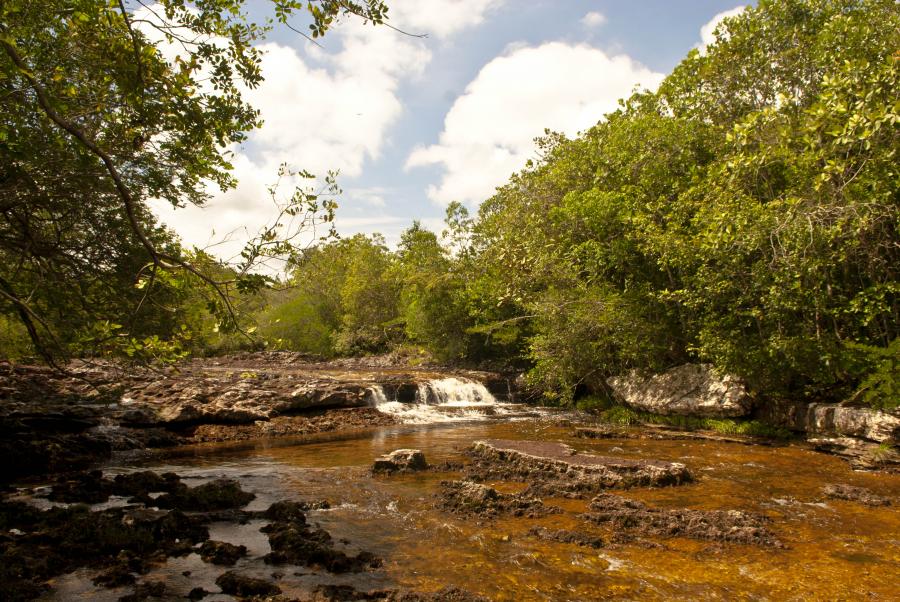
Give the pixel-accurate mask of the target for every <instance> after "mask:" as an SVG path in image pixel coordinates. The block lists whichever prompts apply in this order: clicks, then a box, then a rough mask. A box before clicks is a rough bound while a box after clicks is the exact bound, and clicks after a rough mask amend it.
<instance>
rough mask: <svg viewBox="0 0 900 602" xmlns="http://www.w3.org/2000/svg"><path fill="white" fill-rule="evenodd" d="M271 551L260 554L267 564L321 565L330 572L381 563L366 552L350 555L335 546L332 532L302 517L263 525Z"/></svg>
mask: <svg viewBox="0 0 900 602" xmlns="http://www.w3.org/2000/svg"><path fill="white" fill-rule="evenodd" d="M263 531H264V532H265V533H266V534H267V535H268V537H269V546H270V547H271V548H272V551H271V552H269V553H268V554H266V555H265V556H264V557H263V560H264V561H265V562H266V563H267V564H294V565H298V566H312V567H322V568H324V569H325V570H327V571H329V572H332V573H358V572H360V571H364V570H366V569H370V568H377V567H379V566H381V560H380V559H378V558H377V557H375V555H373V554H371V553H369V552H365V551H362V552H359V553H358V554H355V555H349V554H347V553H346V552H343V551H341V550H338V549H336V548H335V545H334V542H333V541H332V539H331V535H329V534H328V532H327V531H325V530H323V529H319V528H311V527H309V526H308V525H307V524H306V523H305V521H304V522H298V521H296V520H295V521H292V522H283V523H272V524H270V525H268V526H266V527H263Z"/></svg>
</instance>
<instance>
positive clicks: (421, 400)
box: [369, 377, 522, 424]
mask: <svg viewBox="0 0 900 602" xmlns="http://www.w3.org/2000/svg"><path fill="white" fill-rule="evenodd" d="M369 391H370V393H371V395H370V398H369V399H370V403H371V405H372V406H374V407H375V408H376V409H378V411H380V412H384V413H385V414H391V415H393V416H396V417H397V418H399V419H400V421H401V422H404V423H406V424H430V423H434V422H460V421H469V420H485V419H487V418H490V417H496V416H509V415H512V414H518V413H521V411H522V406H520V405H518V404H510V403H499V402H498V401H497V399H496V398H495V397H494V396H493V395H491V392H490V391H488V390H487V387H485V386H484V385H483V384H482V383H480V382H477V381H474V380H469V379H462V378H453V377H450V378H440V379H434V380H430V381H428V382H424V383H420V384H419V389H418V391H417V392H416V399H415V402H414V403H403V402H400V401H397V400H392V399H388V397H387V395H386V394H385V392H384V389H383V388H382V387H381V386H380V385H375V386H374V387H372V388H370V389H369Z"/></svg>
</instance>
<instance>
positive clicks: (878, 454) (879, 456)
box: [807, 437, 900, 472]
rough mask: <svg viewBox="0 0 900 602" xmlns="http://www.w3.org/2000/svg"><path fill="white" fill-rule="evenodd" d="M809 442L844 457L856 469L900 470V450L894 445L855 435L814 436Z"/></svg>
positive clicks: (817, 449)
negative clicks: (874, 441)
mask: <svg viewBox="0 0 900 602" xmlns="http://www.w3.org/2000/svg"><path fill="white" fill-rule="evenodd" d="M807 443H809V444H810V445H811V446H812V447H813V449H815V450H816V451H820V452H825V453H828V454H834V455H836V456H840V457H842V458H844V459H845V460H847V461H849V462H850V466H852V467H853V468H854V469H856V470H880V471H886V472H900V451H898V450H897V448H896V447H893V446H886V445H885V444H876V443H872V442H870V441H863V440H862V439H856V438H853V437H813V438H810V439H807Z"/></svg>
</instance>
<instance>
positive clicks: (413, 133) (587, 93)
mask: <svg viewBox="0 0 900 602" xmlns="http://www.w3.org/2000/svg"><path fill="white" fill-rule="evenodd" d="M388 5H389V6H390V12H389V14H390V16H391V19H390V22H391V24H393V25H395V26H396V27H399V28H401V29H403V30H404V31H407V32H410V33H416V34H426V35H427V37H425V38H415V37H410V36H404V35H402V34H400V33H397V32H396V31H393V30H391V29H388V28H385V27H372V26H371V25H370V26H363V25H362V24H360V23H358V22H355V21H353V20H348V21H345V22H342V23H340V24H339V25H338V26H337V27H335V28H334V29H333V30H332V31H331V32H329V34H328V35H327V36H326V37H325V38H324V39H323V40H322V41H321V46H315V45H313V44H311V43H309V42H307V41H306V40H304V39H303V38H302V37H300V36H298V35H297V34H295V33H293V32H291V31H289V30H286V29H284V28H282V29H281V30H277V31H275V32H274V33H273V35H272V36H271V37H270V38H269V39H268V40H267V41H266V42H265V43H264V44H263V50H264V51H265V57H264V59H263V71H264V75H265V77H266V82H265V83H264V84H263V85H262V86H261V87H260V88H259V89H257V90H253V91H248V93H247V97H248V98H249V100H250V101H251V102H252V103H253V104H254V105H255V106H257V107H258V108H259V109H260V110H261V111H262V117H263V119H264V120H265V122H266V123H265V125H264V126H263V128H262V129H260V130H258V131H255V132H253V133H251V135H250V139H249V141H248V142H247V143H246V144H244V145H243V146H242V147H239V148H234V149H232V150H233V151H234V152H235V161H234V164H235V175H236V176H237V177H238V178H239V179H240V181H241V184H240V185H239V186H238V188H237V189H236V190H232V191H228V192H226V193H221V192H219V191H217V190H216V191H212V193H213V198H212V199H211V201H210V202H209V203H208V205H207V206H206V207H205V208H203V209H197V208H192V207H191V208H187V209H178V210H172V209H170V208H167V207H160V206H158V205H157V206H155V210H156V211H157V214H158V215H159V216H160V218H161V219H162V220H163V221H164V222H165V223H167V224H169V225H170V226H171V227H172V228H173V229H174V230H176V231H177V232H178V233H179V234H180V235H181V236H182V238H183V239H184V240H185V242H186V243H188V244H191V245H196V246H199V247H206V246H207V245H209V244H210V243H211V242H215V241H219V240H221V239H222V238H223V237H227V238H228V240H229V242H226V243H225V244H221V245H218V246H216V247H214V250H215V251H216V252H217V254H219V255H220V256H222V257H224V258H227V257H229V256H231V255H232V254H233V253H235V252H236V251H237V250H238V249H239V247H240V246H241V244H242V242H243V241H244V240H246V239H247V238H248V237H249V236H251V235H252V234H253V233H255V232H256V231H258V229H259V228H260V227H262V225H263V224H265V223H268V222H269V221H270V220H271V218H272V217H273V215H274V206H273V204H272V201H271V199H268V198H267V195H266V193H265V188H266V186H267V185H269V184H271V183H272V182H274V180H275V177H276V172H277V167H278V165H279V164H280V163H282V162H287V163H288V164H289V165H291V166H292V167H295V168H301V169H307V170H309V171H312V172H313V173H317V174H324V173H325V171H326V170H328V169H337V170H340V172H341V176H340V178H339V183H340V185H341V187H342V188H343V190H344V193H343V194H342V195H341V196H340V197H339V198H338V203H339V209H338V214H337V221H336V223H337V227H338V230H339V231H340V232H341V233H342V234H343V235H350V234H353V233H356V232H365V233H373V232H380V233H381V234H383V235H384V236H385V238H386V240H387V242H388V243H389V244H393V243H395V242H396V241H397V239H398V238H399V235H400V232H402V230H403V229H405V228H406V227H408V226H409V224H410V223H411V222H412V221H413V220H415V219H418V220H421V221H422V222H423V224H424V225H426V226H428V227H431V228H432V229H435V230H437V231H439V230H440V227H441V226H440V223H441V220H442V218H443V215H444V208H445V207H446V204H447V203H448V202H450V201H452V200H458V201H460V202H463V203H465V204H466V205H467V206H468V207H470V209H471V210H473V211H474V210H476V209H477V206H478V204H479V203H480V202H481V201H482V200H484V199H485V198H488V197H489V196H490V195H491V192H492V190H493V189H494V187H495V186H497V185H500V184H502V183H503V182H505V181H506V180H507V178H508V177H509V175H510V174H511V173H512V172H513V171H516V170H517V169H519V168H520V167H521V166H522V165H523V164H524V162H525V160H527V158H529V157H531V156H533V147H532V144H531V140H532V139H533V137H534V136H537V135H540V134H541V132H542V131H543V129H544V128H545V127H546V128H550V129H553V130H557V131H564V132H566V133H567V134H569V135H575V134H576V133H577V132H578V131H583V130H584V129H586V128H588V127H590V126H591V125H593V124H594V123H596V122H597V121H598V120H599V119H601V118H602V116H603V113H604V112H606V111H608V110H611V109H612V108H614V107H615V103H616V100H617V99H618V98H621V97H623V96H627V95H628V94H629V93H630V91H631V90H632V89H634V88H635V86H640V87H645V88H654V87H655V86H656V85H658V83H659V81H660V80H661V78H662V77H663V76H664V75H665V74H667V73H669V72H670V71H671V70H672V68H673V67H674V66H675V65H676V64H677V63H678V62H679V61H680V60H681V59H682V58H683V57H684V56H685V54H686V53H687V52H688V51H689V50H690V49H691V48H694V47H698V46H700V45H701V44H702V43H704V42H706V43H709V42H710V41H711V40H712V38H711V34H712V29H713V28H714V26H715V23H716V22H717V21H719V20H720V19H721V18H722V16H723V15H728V14H734V13H735V12H736V11H738V10H740V3H739V2H736V1H735V0H730V1H728V0H605V1H604V0H556V1H553V0H536V1H535V0H529V1H527V2H526V1H525V0H393V1H390V0H388ZM251 6H252V7H253V11H254V12H253V15H254V16H259V14H261V13H257V12H255V11H257V10H260V9H261V7H263V6H266V5H265V4H264V3H253V4H252V5H251ZM297 25H298V26H300V27H303V23H302V21H299V22H298V23H297ZM282 190H283V189H282Z"/></svg>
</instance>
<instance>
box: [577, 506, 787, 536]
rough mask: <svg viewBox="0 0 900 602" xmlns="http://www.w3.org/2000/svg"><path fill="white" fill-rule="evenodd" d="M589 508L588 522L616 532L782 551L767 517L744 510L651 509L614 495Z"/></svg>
mask: <svg viewBox="0 0 900 602" xmlns="http://www.w3.org/2000/svg"><path fill="white" fill-rule="evenodd" d="M590 508H591V511H590V512H588V513H586V514H583V515H582V516H583V517H584V518H585V519H586V520H588V521H590V522H592V523H595V524H601V525H603V524H605V525H608V526H610V527H611V528H612V529H614V530H615V531H617V532H622V531H624V532H628V533H630V534H638V535H643V536H651V537H689V538H691V539H704V540H710V541H721V542H731V543H742V544H753V545H760V546H773V547H781V543H780V542H779V541H778V540H777V539H776V538H775V536H774V535H773V534H772V533H771V531H769V529H768V525H769V523H770V519H769V518H768V517H765V516H762V515H759V514H752V513H749V512H743V511H741V510H689V509H683V508H679V509H668V508H651V507H650V506H648V505H647V504H644V503H643V502H639V501H637V500H631V499H627V498H624V497H621V496H618V495H613V494H611V493H602V494H600V495H598V496H597V497H595V498H594V499H593V500H592V501H591V506H590Z"/></svg>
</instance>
